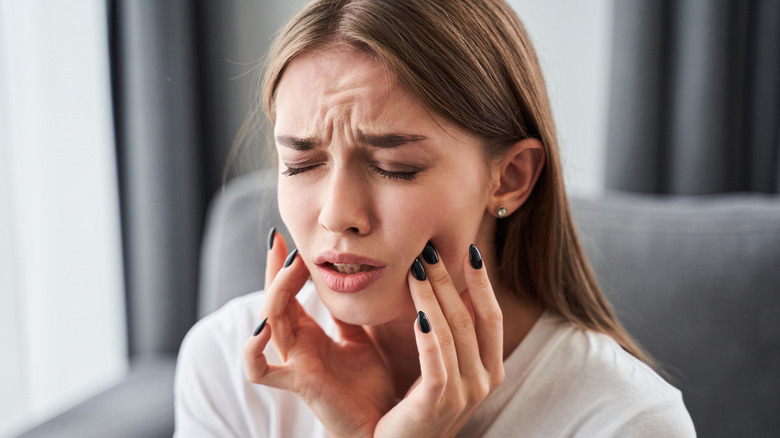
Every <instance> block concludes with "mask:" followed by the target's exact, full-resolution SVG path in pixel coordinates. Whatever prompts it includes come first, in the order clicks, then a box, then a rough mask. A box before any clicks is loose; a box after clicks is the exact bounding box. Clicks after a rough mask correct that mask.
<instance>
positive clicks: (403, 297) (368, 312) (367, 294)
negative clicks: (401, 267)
mask: <svg viewBox="0 0 780 438" xmlns="http://www.w3.org/2000/svg"><path fill="white" fill-rule="evenodd" d="M316 286H317V293H318V295H319V296H320V299H321V300H322V302H323V303H324V304H325V307H326V308H327V309H328V311H329V312H330V314H331V315H333V317H334V318H336V319H338V320H340V321H343V322H346V323H347V324H353V325H382V324H386V323H389V322H392V321H395V320H397V319H399V318H403V317H404V316H407V315H412V316H410V317H409V320H410V321H412V318H413V316H414V315H415V314H416V311H415V310H414V303H413V302H412V297H411V294H410V293H409V291H408V290H406V291H405V292H404V293H398V294H390V293H386V291H379V290H366V291H361V292H358V293H353V294H343V293H337V292H333V291H331V290H330V289H327V288H326V287H324V286H322V285H316ZM382 292H385V293H382Z"/></svg>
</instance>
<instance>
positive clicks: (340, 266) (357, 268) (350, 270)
mask: <svg viewBox="0 0 780 438" xmlns="http://www.w3.org/2000/svg"><path fill="white" fill-rule="evenodd" d="M328 264H329V265H330V266H331V267H332V268H333V270H334V271H336V272H338V273H339V274H357V273H359V272H366V271H370V270H372V269H374V267H373V266H370V265H360V264H349V263H328Z"/></svg>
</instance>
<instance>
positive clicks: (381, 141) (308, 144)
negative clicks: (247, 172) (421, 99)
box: [276, 131, 428, 151]
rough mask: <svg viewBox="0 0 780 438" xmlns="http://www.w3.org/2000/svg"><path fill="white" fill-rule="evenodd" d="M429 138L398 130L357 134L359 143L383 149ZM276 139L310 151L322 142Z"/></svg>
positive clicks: (285, 138)
mask: <svg viewBox="0 0 780 438" xmlns="http://www.w3.org/2000/svg"><path fill="white" fill-rule="evenodd" d="M427 139H428V137H426V136H424V135H417V134H403V133H398V132H393V133H389V134H365V133H363V132H362V131H358V134H357V141H358V143H362V144H366V145H369V146H373V147H375V148H382V149H392V148H395V147H398V146H402V145H405V144H407V143H415V142H419V141H423V140H427ZM276 141H277V142H278V143H279V144H281V145H283V146H287V147H289V148H291V149H295V150H296V151H309V150H312V149H315V148H316V147H318V146H319V145H320V144H321V143H322V142H321V141H320V140H319V139H318V138H315V137H309V138H300V137H295V136H292V135H280V136H277V137H276Z"/></svg>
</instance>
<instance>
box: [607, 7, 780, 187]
mask: <svg viewBox="0 0 780 438" xmlns="http://www.w3.org/2000/svg"><path fill="white" fill-rule="evenodd" d="M613 44H614V46H613V60H612V90H611V96H610V109H609V111H610V116H609V128H608V144H607V177H606V185H607V188H608V189H615V190H626V191H636V192H650V193H669V194H684V195H696V194H705V193H719V192H729V191H755V192H766V193H778V192H780V130H779V128H778V127H779V126H780V2H778V1H776V0H687V1H676V0H625V1H624V0H621V1H616V2H615V9H614V36H613Z"/></svg>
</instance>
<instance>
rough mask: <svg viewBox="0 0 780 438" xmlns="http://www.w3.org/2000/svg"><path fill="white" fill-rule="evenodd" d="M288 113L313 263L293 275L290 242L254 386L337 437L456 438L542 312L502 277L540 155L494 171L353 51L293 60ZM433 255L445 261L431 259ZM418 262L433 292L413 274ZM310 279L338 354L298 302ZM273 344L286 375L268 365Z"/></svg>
mask: <svg viewBox="0 0 780 438" xmlns="http://www.w3.org/2000/svg"><path fill="white" fill-rule="evenodd" d="M275 102H276V124H275V128H274V135H275V138H276V143H277V151H278V155H279V161H280V177H279V208H280V212H281V214H282V218H283V220H284V222H285V225H286V226H287V228H288V229H289V231H290V233H291V235H292V236H293V238H294V240H295V243H296V245H297V248H298V250H299V255H298V256H296V257H295V258H294V259H293V261H292V263H291V264H290V265H289V266H288V267H286V268H283V267H282V266H283V264H284V261H285V258H286V256H287V245H286V243H285V242H284V240H283V238H282V237H281V236H279V235H277V237H276V239H275V240H276V243H275V244H274V247H273V248H272V249H271V250H270V251H269V254H268V266H267V267H266V294H267V299H266V302H265V303H264V307H263V310H262V315H263V316H267V317H268V322H267V325H266V326H265V327H266V328H264V329H263V330H262V331H261V333H260V334H259V335H257V336H254V337H252V338H250V339H249V341H248V342H247V344H246V348H245V361H246V367H247V373H248V376H249V378H250V380H251V381H252V382H255V383H261V384H265V385H269V386H272V387H277V388H282V389H286V390H290V391H293V392H294V393H296V394H298V395H299V396H300V397H301V398H302V399H303V400H304V401H305V402H306V403H307V404H308V405H309V406H310V407H311V409H312V411H313V412H314V413H315V414H316V415H317V416H318V417H319V419H320V420H321V421H322V423H323V424H324V425H325V427H326V429H327V430H328V432H329V433H330V434H331V435H333V436H400V435H417V434H427V435H429V436H454V435H455V434H456V433H457V431H458V430H460V428H461V427H462V426H463V425H464V424H465V423H466V421H468V419H469V418H470V417H471V415H472V414H473V413H474V411H475V410H476V409H477V407H479V405H480V404H481V403H482V402H483V401H484V399H485V398H486V397H487V396H488V395H489V394H490V393H491V392H492V391H493V390H494V389H495V388H496V387H497V386H498V385H499V384H500V383H501V381H502V380H503V375H504V372H503V359H504V358H505V357H506V356H507V355H508V354H509V353H511V352H512V351H513V350H514V348H515V347H516V346H517V345H518V344H519V342H520V341H521V340H522V338H523V337H524V336H525V335H526V334H527V333H528V331H530V329H531V327H532V326H533V324H534V323H535V321H536V320H537V319H538V317H539V315H540V314H541V312H542V309H540V308H539V307H538V306H536V305H534V304H533V303H530V302H526V301H524V300H522V299H521V298H520V296H521V295H520V294H518V293H517V291H512V290H510V289H509V288H507V287H506V286H505V285H503V284H501V283H500V282H499V281H497V277H496V276H495V275H493V268H492V266H493V265H492V261H493V257H492V255H493V253H494V246H493V235H494V230H495V224H496V218H495V216H494V215H495V211H496V209H497V208H498V206H506V207H507V208H508V209H509V211H510V212H513V211H515V210H516V209H517V208H518V207H519V206H520V205H521V204H522V203H523V202H524V201H525V200H526V199H527V197H528V196H529V195H530V193H531V190H532V188H533V185H534V183H535V181H536V179H537V178H538V176H539V173H540V172H541V169H542V167H543V165H544V153H543V150H542V147H541V144H539V142H538V141H537V140H534V139H529V140H523V141H521V142H518V143H517V144H515V145H514V146H513V147H512V148H511V149H510V151H509V152H508V153H507V154H506V155H505V156H504V157H500V159H498V160H494V161H491V162H490V163H488V162H486V160H485V158H484V157H483V155H482V152H481V149H480V139H479V138H477V137H476V136H474V135H472V134H471V133H469V132H467V131H465V130H463V129H461V128H459V127H458V126H456V125H454V124H452V123H450V122H448V121H446V120H444V119H442V118H440V117H438V116H436V115H435V114H432V113H431V112H430V111H429V110H427V108H426V107H424V106H423V105H422V104H421V103H420V102H418V101H417V100H416V99H415V98H414V97H413V96H411V95H410V94H409V93H407V92H406V91H405V90H404V89H403V88H402V87H401V86H399V84H398V83H397V80H396V78H395V76H394V75H393V74H392V73H391V72H390V71H389V70H388V69H387V68H386V67H385V66H384V65H383V64H381V63H379V62H377V61H376V60H374V59H372V58H370V57H369V56H367V55H365V54H362V53H359V52H356V51H354V50H352V49H350V48H348V47H345V46H340V45H335V46H330V47H328V48H327V49H326V50H321V51H318V52H316V53H312V54H305V55H301V56H299V57H297V58H295V59H293V60H292V61H291V63H290V64H289V65H288V67H287V68H286V70H285V72H284V75H283V76H282V79H281V81H280V83H279V85H278V87H277V94H276V101H275ZM426 242H430V243H431V244H432V246H433V247H434V248H435V251H436V253H437V255H438V259H439V260H438V261H437V262H435V263H433V262H431V263H428V262H425V261H424V260H423V258H422V257H421V256H420V253H421V251H422V250H423V247H425V245H426ZM472 243H474V244H476V246H477V247H478V248H479V249H480V250H481V254H482V256H483V258H484V265H483V266H482V267H480V268H478V269H475V268H474V267H473V266H472V264H471V262H470V259H469V256H468V254H467V253H468V248H469V245H470V244H472ZM415 258H419V260H420V261H421V265H422V267H423V268H424V271H425V274H426V279H424V280H420V279H417V278H415V277H414V276H413V275H412V273H411V272H410V266H411V265H412V262H413V261H414V260H415ZM309 277H311V280H312V281H313V282H314V284H315V286H316V288H317V292H318V294H319V296H320V298H321V299H322V301H323V303H324V304H325V306H326V307H327V308H328V310H329V311H330V313H331V314H332V315H333V318H334V320H335V321H336V323H337V324H336V325H337V327H338V329H339V333H338V336H337V341H333V340H332V339H331V338H330V337H328V336H327V335H326V334H325V333H324V332H323V331H322V329H321V328H320V327H319V326H318V325H317V324H316V323H315V322H314V321H313V320H312V319H311V318H309V317H308V315H306V313H305V311H304V310H303V309H302V308H301V307H300V305H299V304H298V303H297V301H296V300H295V298H294V297H295V294H296V293H297V292H298V291H299V290H300V288H301V287H302V286H303V284H304V283H305V282H306V280H307V279H308V278H309ZM418 311H423V312H424V313H425V314H426V316H427V318H428V320H429V321H430V325H431V327H432V331H431V332H430V333H424V332H423V331H422V330H421V329H420V327H419V325H418V324H417V322H416V316H417V312H418ZM269 341H270V342H271V343H272V344H273V347H274V348H275V349H276V350H277V352H279V354H280V357H281V358H282V361H283V362H282V363H280V364H269V363H267V362H266V360H265V356H264V354H263V350H264V349H265V347H266V345H267V344H268V342H269Z"/></svg>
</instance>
